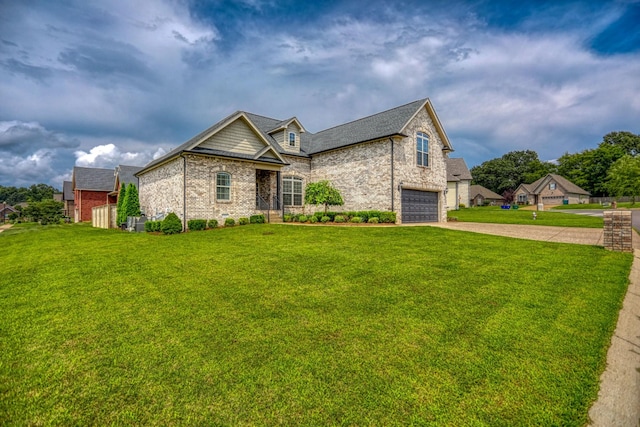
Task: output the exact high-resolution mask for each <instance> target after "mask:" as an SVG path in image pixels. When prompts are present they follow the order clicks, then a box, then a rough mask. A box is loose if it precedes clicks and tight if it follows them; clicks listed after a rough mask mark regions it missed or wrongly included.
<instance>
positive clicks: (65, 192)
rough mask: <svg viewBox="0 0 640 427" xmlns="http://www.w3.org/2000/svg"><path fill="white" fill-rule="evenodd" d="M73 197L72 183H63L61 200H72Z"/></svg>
mask: <svg viewBox="0 0 640 427" xmlns="http://www.w3.org/2000/svg"><path fill="white" fill-rule="evenodd" d="M74 199H75V195H74V194H73V182H71V181H63V182H62V200H74Z"/></svg>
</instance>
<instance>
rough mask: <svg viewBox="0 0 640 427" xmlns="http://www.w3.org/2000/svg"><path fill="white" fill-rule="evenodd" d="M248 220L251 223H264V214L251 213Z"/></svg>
mask: <svg viewBox="0 0 640 427" xmlns="http://www.w3.org/2000/svg"><path fill="white" fill-rule="evenodd" d="M249 222H250V223H251V224H264V223H265V219H264V215H263V214H259V215H251V216H250V217H249Z"/></svg>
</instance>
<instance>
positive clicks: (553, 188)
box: [549, 182, 558, 190]
mask: <svg viewBox="0 0 640 427" xmlns="http://www.w3.org/2000/svg"><path fill="white" fill-rule="evenodd" d="M557 187H558V186H557V185H556V183H555V182H550V183H549V190H555V189H556V188H557Z"/></svg>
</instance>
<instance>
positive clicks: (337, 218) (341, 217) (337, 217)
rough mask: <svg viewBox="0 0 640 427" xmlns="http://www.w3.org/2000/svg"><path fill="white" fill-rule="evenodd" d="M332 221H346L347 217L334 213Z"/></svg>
mask: <svg viewBox="0 0 640 427" xmlns="http://www.w3.org/2000/svg"><path fill="white" fill-rule="evenodd" d="M333 222H347V219H346V218H345V217H344V216H342V215H336V216H335V218H333Z"/></svg>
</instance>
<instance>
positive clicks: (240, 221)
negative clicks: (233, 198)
mask: <svg viewBox="0 0 640 427" xmlns="http://www.w3.org/2000/svg"><path fill="white" fill-rule="evenodd" d="M247 224H249V218H240V219H238V225H247Z"/></svg>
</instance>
